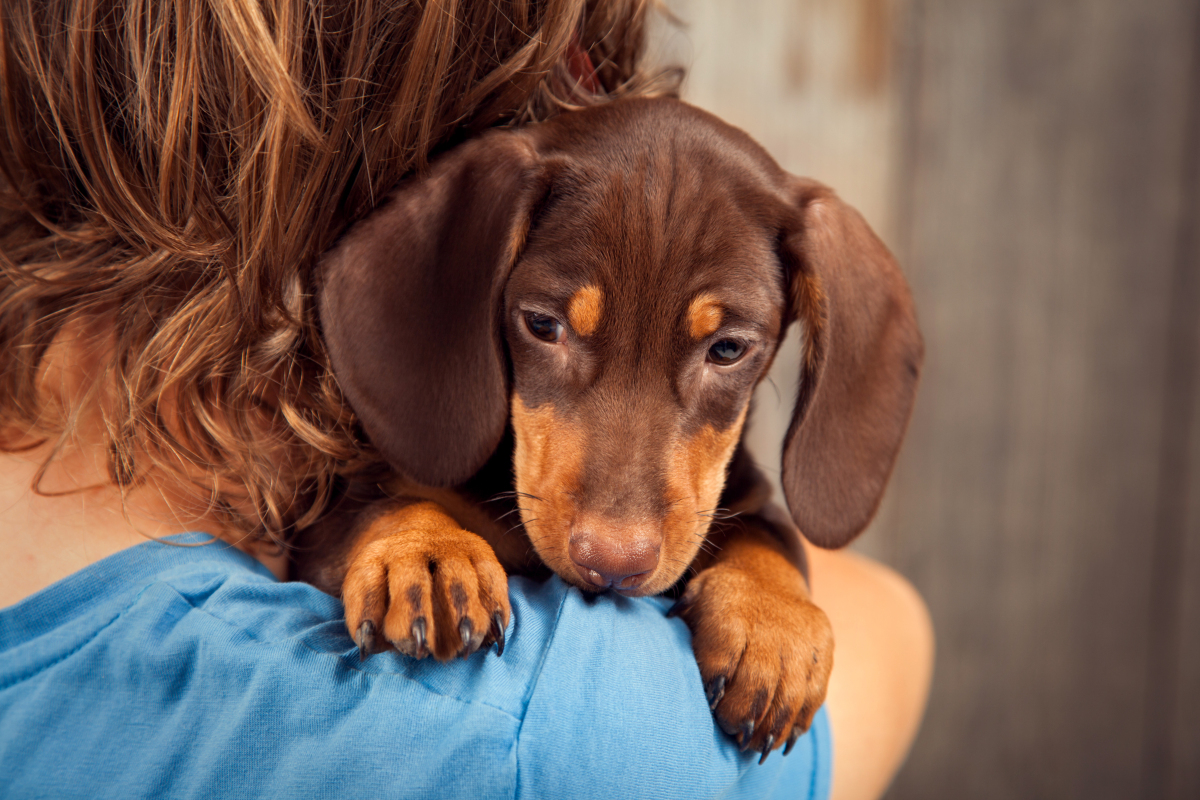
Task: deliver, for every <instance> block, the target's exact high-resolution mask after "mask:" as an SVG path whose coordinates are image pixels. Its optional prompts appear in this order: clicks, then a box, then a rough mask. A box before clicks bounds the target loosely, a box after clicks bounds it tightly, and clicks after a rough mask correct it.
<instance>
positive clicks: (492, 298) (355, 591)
mask: <svg viewBox="0 0 1200 800" xmlns="http://www.w3.org/2000/svg"><path fill="white" fill-rule="evenodd" d="M319 310H320V316H321V322H322V325H323V330H324V336H325V339H326V342H327V344H328V347H329V350H330V355H331V357H332V360H333V365H334V369H335V372H336V373H337V376H338V379H339V382H340V383H341V385H342V387H343V389H344V391H345V393H346V395H347V397H348V399H349V400H350V402H351V404H352V405H353V407H354V408H355V410H356V412H357V413H358V414H359V417H360V418H361V421H362V424H363V428H364V429H365V431H366V433H367V434H368V435H369V436H370V438H371V441H372V442H373V443H374V444H375V446H376V447H378V448H379V450H380V451H381V452H382V453H383V454H384V455H385V456H386V457H387V459H388V461H389V462H390V463H391V464H392V466H393V467H394V468H395V470H396V472H397V473H398V474H399V475H402V476H403V477H402V478H395V479H392V480H391V482H390V483H388V484H387V485H386V486H385V487H384V490H385V491H386V493H387V494H388V495H389V496H390V499H387V500H385V501H383V502H381V503H376V504H374V505H372V506H370V507H369V508H368V509H367V510H366V511H364V512H362V513H360V514H358V515H357V519H356V521H355V522H354V523H353V524H352V525H351V533H350V534H346V533H345V531H346V526H345V524H344V522H345V520H344V519H343V520H342V522H340V523H339V522H338V521H337V520H333V521H332V522H330V523H327V524H325V525H323V526H321V527H320V528H318V529H316V530H314V531H312V532H310V533H309V535H308V536H307V537H305V538H303V539H302V540H301V542H300V547H299V549H298V552H299V554H300V556H301V561H302V562H304V561H306V560H307V563H301V564H300V565H299V566H300V574H301V575H302V576H303V577H306V578H308V579H309V580H312V581H314V582H316V583H318V584H319V585H322V586H324V587H326V588H327V590H331V591H333V592H337V591H339V590H340V592H341V594H342V597H343V598H344V600H345V604H346V619H347V624H348V626H349V628H350V631H351V633H352V635H354V636H355V638H356V641H358V643H359V646H360V647H361V648H362V651H363V655H364V656H366V655H369V654H370V652H371V651H372V650H373V649H375V648H376V647H381V646H386V643H390V644H391V645H392V646H394V647H395V648H396V649H398V650H400V651H401V652H404V653H407V654H409V655H413V656H416V657H418V658H419V657H422V656H424V655H425V654H426V653H432V654H433V655H434V656H436V657H438V658H441V659H446V658H451V657H454V656H456V655H466V654H470V653H472V652H474V651H475V650H476V649H478V648H479V647H481V646H483V645H484V644H488V643H491V642H496V643H497V644H498V647H499V649H500V650H502V649H503V644H504V638H503V637H504V628H505V626H506V625H507V623H508V615H509V605H508V600H507V584H506V575H505V573H506V572H508V573H514V572H524V573H529V572H536V571H537V570H538V569H539V568H542V566H541V565H543V564H544V565H545V566H548V567H549V568H550V569H552V570H553V571H554V572H556V573H557V574H558V575H560V576H561V577H562V578H563V579H564V580H566V581H568V582H570V583H573V584H575V585H576V586H579V587H580V588H582V589H584V590H586V591H603V590H606V589H612V590H614V591H618V592H622V593H625V594H629V595H649V594H655V593H659V592H663V591H667V590H669V589H672V587H676V588H677V590H678V591H681V592H682V594H681V596H680V599H679V602H678V603H677V604H676V607H675V609H673V611H677V613H678V614H679V615H680V616H681V617H682V618H683V619H684V620H685V621H686V622H687V623H688V625H689V626H690V627H691V629H692V632H693V646H694V648H695V652H696V659H697V661H698V662H699V666H700V672H701V675H702V676H703V678H704V681H705V686H706V687H707V691H708V694H709V700H710V702H711V704H712V706H713V710H714V712H715V714H716V717H717V719H718V720H719V722H720V723H721V725H722V727H723V728H724V729H725V730H726V731H727V732H729V733H732V734H735V735H736V736H737V737H738V739H739V742H740V743H741V744H742V746H743V747H753V748H754V749H756V750H760V751H761V752H762V754H763V758H765V757H766V755H767V754H768V753H769V752H770V751H771V749H772V748H773V747H777V746H780V745H782V744H784V743H785V742H787V743H789V744H790V743H791V742H794V741H795V738H796V737H797V736H798V735H799V734H800V733H801V732H802V731H804V730H806V729H807V728H808V726H809V724H810V722H811V720H812V716H813V714H814V713H815V712H816V710H817V708H818V707H819V706H820V705H821V702H822V701H823V699H824V695H825V687H826V681H827V679H828V677H829V673H830V669H831V667H832V664H833V639H832V634H831V630H830V627H829V623H828V620H827V619H826V617H825V614H824V613H823V612H822V611H821V610H820V609H819V608H817V607H816V606H815V605H813V604H812V602H811V601H810V600H809V594H808V590H807V586H806V581H805V579H804V578H803V577H802V573H804V572H805V569H806V566H805V563H804V557H803V551H802V549H801V547H800V544H799V540H798V537H797V535H796V530H795V527H793V524H792V523H793V521H794V523H795V526H797V527H798V528H799V530H800V531H802V532H803V533H804V535H805V536H806V537H807V538H808V539H809V540H810V541H811V542H813V543H814V544H817V545H819V546H822V547H839V546H841V545H844V544H846V543H847V542H849V541H850V539H852V538H853V537H854V536H855V535H856V534H858V533H859V532H860V531H861V530H862V529H863V528H864V527H865V526H866V524H867V522H868V521H869V520H870V518H871V516H872V515H873V514H874V512H875V509H876V506H877V505H878V502H879V499H880V495H881V493H882V492H883V488H884V484H885V482H886V481H887V478H888V475H889V473H890V472H891V469H892V465H893V462H894V460H895V457H896V453H897V450H898V449H899V446H900V440H901V438H902V436H903V432H904V429H905V426H906V424H907V421H908V417H909V412H910V410H911V407H912V402H913V397H914V392H915V390H916V384H917V377H918V372H919V369H920V365H921V359H922V343H921V337H920V334H919V332H918V330H917V325H916V320H915V317H914V313H913V307H912V302H911V299H910V296H909V292H908V288H907V286H906V284H905V282H904V278H903V276H902V275H901V273H900V271H899V269H898V268H897V267H896V265H895V262H894V261H893V260H892V258H891V256H890V255H889V253H888V252H887V250H886V248H885V247H884V246H883V245H882V244H881V243H880V242H879V240H878V239H877V238H876V237H875V235H874V234H873V233H872V232H871V231H870V229H869V228H868V227H867V225H866V224H865V223H864V222H863V220H862V218H861V217H860V216H859V215H858V214H857V213H856V212H855V211H854V210H853V209H851V208H849V207H848V206H846V205H845V204H843V203H842V202H841V201H840V200H838V198H837V197H836V196H835V195H834V194H833V192H832V191H830V190H829V189H827V188H825V187H824V186H821V185H820V184H817V183H814V182H811V181H807V180H802V179H798V178H794V177H792V176H790V175H788V174H786V173H785V172H783V171H782V170H781V169H780V168H779V167H778V166H777V165H776V164H775V162H774V161H772V160H771V158H770V157H769V156H768V155H767V154H766V153H765V152H764V151H763V150H762V149H761V148H760V147H758V145H756V144H755V143H754V142H753V141H752V140H751V139H750V138H749V137H748V136H746V135H745V134H744V133H742V132H741V131H738V130H735V129H733V128H731V127H729V126H728V125H725V124H724V123H722V122H721V121H719V120H717V119H715V118H713V117H712V116H711V115H709V114H706V113H704V112H702V111H699V110H697V109H694V108H692V107H690V106H687V105H685V104H683V103H680V102H678V101H674V100H645V99H641V100H629V101H622V102H617V103H613V104H610V105H606V106H601V107H597V108H592V109H588V110H585V111H579V112H573V113H569V114H565V115H562V116H560V117H558V118H556V119H554V120H552V121H550V122H547V123H544V124H541V125H536V126H532V127H529V128H524V129H519V130H502V131H495V132H492V133H489V134H487V135H485V136H482V137H480V138H478V139H476V140H474V141H470V142H468V143H466V144H464V145H462V146H460V147H458V148H457V149H455V150H453V151H451V152H449V153H448V154H446V155H445V156H443V157H442V158H440V159H439V160H437V161H436V162H435V163H434V164H433V166H432V167H431V168H430V170H429V172H428V174H426V175H424V176H421V177H417V178H413V179H411V180H409V181H406V182H405V183H403V184H401V185H400V186H399V187H398V188H397V189H396V190H394V191H393V192H392V194H391V195H390V196H389V197H388V198H387V200H386V201H385V202H384V203H383V204H382V205H381V206H380V208H379V209H378V210H376V211H375V212H374V213H373V214H372V215H371V216H370V217H369V218H367V219H365V220H364V221H362V222H361V223H359V224H358V225H356V226H355V227H354V228H353V229H351V231H350V232H349V233H348V234H347V235H346V236H345V237H344V238H343V239H342V241H341V242H340V243H339V244H338V245H337V246H336V247H335V248H334V249H333V250H332V251H330V253H329V254H328V255H327V256H326V257H325V259H324V261H323V262H322V264H321V267H320V274H319ZM793 321H800V322H801V323H802V326H803V331H804V335H805V350H804V363H803V370H802V380H801V385H800V390H799V397H798V398H797V401H796V407H795V412H794V416H793V419H792V424H791V427H790V428H789V431H788V434H787V441H786V444H785V451H784V458H783V485H784V488H785V494H786V498H787V503H788V507H789V508H790V509H791V519H788V518H787V516H786V515H785V514H784V513H783V512H781V511H780V510H779V509H778V508H776V507H774V506H772V505H770V504H769V503H768V502H767V496H768V493H769V490H768V488H767V486H766V484H765V482H764V480H763V478H762V477H761V475H760V474H759V473H758V472H757V470H756V469H755V468H754V466H753V464H752V462H751V460H750V459H749V458H748V457H747V456H746V455H745V454H744V453H743V451H742V450H741V448H740V447H739V442H740V440H741V435H742V429H743V426H744V424H745V421H746V415H747V410H748V407H749V404H750V397H751V394H752V392H753V390H754V387H755V386H756V385H757V383H758V382H759V381H760V380H761V379H762V377H763V376H764V375H765V374H766V371H767V368H768V366H769V365H770V364H771V361H772V359H773V358H774V356H775V352H776V348H777V346H778V344H779V341H780V340H781V339H782V337H783V335H784V332H785V330H786V329H787V327H788V325H789V324H790V323H791V322H793ZM438 487H440V488H438ZM514 490H515V491H514ZM348 509H349V511H348V512H347V513H350V512H354V513H357V511H356V509H357V507H356V506H354V505H350V506H348ZM513 512H516V514H514V513H513ZM510 514H512V516H509V515H510ZM517 514H519V519H517V516H516V515H517ZM339 542H340V543H341V544H340V546H339ZM531 545H532V546H531ZM314 555H319V556H321V558H320V559H314V558H313V556H314ZM542 569H544V568H542ZM688 575H690V576H691V577H690V579H687V578H686V576H688ZM685 580H686V584H684V581H685ZM785 752H786V751H785Z"/></svg>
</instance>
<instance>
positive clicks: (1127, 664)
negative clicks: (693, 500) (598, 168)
mask: <svg viewBox="0 0 1200 800" xmlns="http://www.w3.org/2000/svg"><path fill="white" fill-rule="evenodd" d="M669 5H670V7H671V8H672V9H673V11H674V12H675V13H676V14H677V15H678V16H679V17H680V18H681V20H682V21H683V22H684V23H685V26H686V27H685V29H684V31H683V32H682V33H673V34H672V33H664V35H663V36H662V37H660V41H659V44H658V47H659V48H660V52H661V54H662V57H663V58H664V59H666V60H675V61H678V62H681V63H683V64H685V65H688V66H690V68H691V72H690V78H689V82H688V83H687V84H686V88H685V97H686V98H687V99H689V100H691V101H692V102H695V103H696V104H698V105H701V106H703V107H705V108H708V109H710V110H712V111H714V112H715V113H717V114H719V115H721V116H723V117H724V118H725V119H727V120H729V121H730V122H732V123H734V124H737V125H740V126H741V127H743V128H745V129H747V130H748V131H749V132H750V133H752V134H753V135H754V136H755V137H756V138H758V139H759V140H760V141H761V142H762V143H763V144H764V145H765V146H766V147H767V148H768V149H770V150H771V151H772V152H773V153H774V154H775V156H776V157H777V158H778V159H779V160H780V162H781V163H782V164H783V165H784V166H785V167H787V168H788V169H790V170H792V171H793V172H796V173H801V174H807V175H811V176H813V177H816V178H818V179H821V180H823V181H825V182H826V183H829V184H830V185H832V186H834V187H835V188H837V189H838V191H839V193H840V194H842V196H843V197H845V198H846V199H847V200H849V201H850V202H851V203H852V204H854V205H856V206H857V207H858V208H859V209H860V210H861V211H863V213H864V215H865V216H866V217H867V219H868V220H869V221H871V223H872V224H873V225H874V226H875V228H876V230H877V231H879V232H880V233H881V235H882V236H883V238H884V239H885V240H886V241H887V242H888V243H889V244H890V245H891V246H892V248H893V249H894V250H895V251H896V253H897V255H898V256H899V258H900V261H901V263H902V264H903V265H904V268H905V271H906V273H907V275H908V278H909V281H910V283H911V284H912V287H913V290H914V293H915V295H916V299H917V307H918V311H919V313H920V317H921V322H922V328H923V330H924V332H925V336H926V341H927V349H928V358H927V364H926V371H925V375H924V382H923V385H922V389H921V394H920V396H919V398H918V402H917V410H916V414H915V417H914V419H913V423H912V427H911V428H910V431H909V435H908V439H907V441H906V444H905V448H904V451H903V454H902V456H901V462H900V464H899V466H898V468H897V471H896V474H895V476H894V478H893V481H892V485H891V488H890V489H889V492H888V495H887V497H886V499H885V503H884V508H883V510H882V512H881V514H880V517H879V519H878V520H877V521H876V522H875V524H873V525H872V528H871V529H870V530H869V531H868V532H867V533H866V534H865V535H864V536H863V537H862V538H861V539H860V543H859V545H858V547H860V549H862V550H864V551H865V552H868V553H870V554H872V555H874V556H876V557H878V558H881V559H883V560H884V561H886V562H888V563H890V564H892V565H893V566H895V567H896V568H897V569H899V570H900V571H901V572H903V573H904V574H905V575H907V576H908V577H909V578H910V579H911V580H912V581H913V582H914V583H915V584H916V586H917V587H918V589H919V590H920V591H921V593H922V594H923V595H924V596H925V598H926V600H927V601H928V603H929V606H930V610H931V612H932V614H933V618H934V623H935V626H936V629H937V633H938V659H937V668H936V674H935V676H934V687H933V694H932V698H931V702H930V706H929V710H928V713H927V716H926V719H925V723H924V727H923V729H922V732H921V734H920V737H919V739H918V741H917V743H916V745H915V747H914V750H913V752H912V754H911V756H910V758H909V761H908V763H907V765H906V766H905V768H904V770H903V771H902V773H901V774H900V776H899V777H898V779H897V781H896V783H895V785H894V786H893V787H892V789H891V791H890V793H889V797H894V798H941V797H946V798H1075V797H1081V798H1082V797H1088V798H1122V799H1124V798H1138V797H1141V798H1197V797H1200V424H1198V423H1197V420H1198V418H1200V387H1198V386H1197V380H1198V379H1200V378H1198V373H1200V369H1198V361H1197V359H1198V353H1200V314H1198V313H1197V311H1198V309H1200V152H1198V150H1200V0H1138V1H1137V2H1133V1H1132V0H1057V2H1039V1H1038V0H974V1H973V2H970V3H962V2H950V1H949V0H941V1H940V2H939V1H935V0H743V2H739V3H731V2H721V1H720V0H673V1H672V2H670V3H669ZM793 347H798V345H796V344H795V343H794V342H793ZM797 363H798V358H797V357H796V355H795V352H793V354H792V355H791V356H790V357H787V356H783V357H781V358H780V363H779V366H778V368H777V370H776V371H775V373H774V374H773V384H770V385H766V386H765V387H764V389H763V390H762V391H761V392H760V397H759V411H758V415H757V419H756V427H755V431H754V436H755V444H756V448H757V452H758V453H759V455H760V460H762V461H763V462H764V465H766V466H770V467H777V463H778V461H777V459H778V443H779V441H780V439H781V437H782V431H783V428H784V427H785V426H786V416H787V414H788V413H789V412H790V403H791V400H792V397H793V396H794V388H795V381H796V368H795V367H796V364H797ZM815 579H816V580H820V576H816V578H815Z"/></svg>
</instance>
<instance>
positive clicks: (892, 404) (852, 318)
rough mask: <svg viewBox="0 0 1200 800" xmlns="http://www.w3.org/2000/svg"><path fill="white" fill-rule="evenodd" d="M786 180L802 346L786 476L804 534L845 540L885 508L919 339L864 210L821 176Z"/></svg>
mask: <svg viewBox="0 0 1200 800" xmlns="http://www.w3.org/2000/svg"><path fill="white" fill-rule="evenodd" d="M791 188H792V199H793V203H794V208H795V210H796V215H795V217H794V218H793V219H792V222H791V224H790V225H789V229H787V230H785V233H784V239H783V250H784V259H785V262H788V263H787V266H788V267H789V272H790V294H791V297H790V302H791V306H792V309H793V314H792V316H793V318H794V319H795V318H798V319H800V320H801V321H802V322H803V325H804V332H805V336H806V347H805V354H804V363H803V364H802V367H801V379H800V390H799V394H798V396H797V398H796V408H795V411H793V413H792V422H791V425H790V426H789V428H788V433H787V438H786V440H785V442H784V450H783V479H782V482H783V489H784V494H785V495H786V497H787V502H788V507H789V508H790V509H791V512H792V517H793V519H794V520H795V522H796V525H797V526H798V527H799V528H800V531H801V532H802V533H803V534H804V536H805V538H807V539H808V540H809V541H810V542H812V543H813V544H816V545H818V546H821V547H841V546H843V545H845V544H847V543H848V542H849V541H850V540H851V539H853V538H854V537H855V536H857V535H858V534H859V533H861V532H862V530H863V528H865V527H866V526H867V523H868V522H870V521H871V517H873V516H874V515H875V511H876V509H877V508H878V506H879V501H880V498H881V497H882V496H883V489H884V485H885V484H886V483H887V479H888V476H889V475H890V474H891V472H892V466H893V464H894V463H895V461H896V455H897V453H898V452H899V450H900V440H901V439H902V438H903V436H904V430H905V428H906V427H907V426H908V418H909V414H910V413H911V411H912V406H913V400H914V398H915V395H916V389H917V379H918V376H919V373H920V370H921V362H922V360H923V357H924V344H923V343H922V340H921V333H920V331H919V330H918V329H917V320H916V315H915V312H914V309H913V302H912V297H911V295H910V294H909V290H908V285H907V284H906V283H905V280H904V276H903V275H902V274H901V272H900V268H899V267H898V266H897V265H896V262H895V260H894V259H893V258H892V255H891V253H889V252H888V250H887V248H886V247H885V246H884V244H883V243H882V242H881V241H879V238H878V237H877V236H875V234H874V232H872V231H871V229H870V228H869V227H868V226H867V223H866V222H865V221H864V220H863V218H862V217H861V216H860V215H859V214H858V212H857V211H855V210H854V209H853V208H851V207H850V206H848V205H846V204H845V203H843V202H842V201H841V200H840V199H838V197H837V196H836V195H835V194H834V193H833V191H832V190H830V189H829V188H827V187H825V186H822V185H820V184H818V183H815V182H811V181H800V180H796V181H795V182H794V184H793V186H792V187H791Z"/></svg>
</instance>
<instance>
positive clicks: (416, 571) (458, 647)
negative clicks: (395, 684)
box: [342, 501, 510, 661]
mask: <svg viewBox="0 0 1200 800" xmlns="http://www.w3.org/2000/svg"><path fill="white" fill-rule="evenodd" d="M347 563H348V565H349V566H348V569H347V571H346V578H345V581H344V582H343V584H342V600H343V602H344V603H345V606H346V625H347V627H348V628H349V630H350V635H351V636H352V637H354V640H355V641H356V642H357V643H358V646H359V649H360V650H361V651H362V655H363V657H364V658H366V657H367V656H369V655H370V654H371V653H372V652H375V651H376V650H378V649H380V648H382V647H386V646H387V645H388V644H390V645H391V646H392V647H395V648H396V649H397V650H399V651H400V652H402V653H405V654H406V655H409V656H412V657H414V658H424V657H425V656H426V655H428V654H433V656H434V657H435V658H437V659H438V660H439V661H446V660H449V659H451V658H454V657H455V656H468V655H470V654H471V653H474V652H475V651H476V650H478V649H479V648H480V647H482V646H484V645H487V644H491V643H492V642H495V643H496V645H497V651H498V652H500V653H502V652H503V651H504V630H505V628H506V627H507V625H508V619H509V614H510V607H509V604H508V578H507V576H506V575H505V574H504V569H503V567H501V566H500V563H499V562H498V561H497V560H496V554H495V552H493V550H492V548H491V546H490V545H488V543H487V542H486V541H484V540H483V539H482V538H481V537H479V536H477V535H476V534H474V533H471V532H470V531H466V530H463V528H462V527H460V526H459V524H458V523H457V522H455V521H454V519H453V518H452V517H451V516H450V515H449V514H447V513H446V512H445V510H443V509H442V507H441V506H439V505H438V504H437V503H433V502H430V501H410V502H408V503H404V502H397V503H389V504H387V505H386V506H385V507H383V508H381V509H377V510H375V513H372V514H371V515H370V519H369V521H368V522H367V523H366V524H365V527H364V528H363V530H362V532H361V533H360V534H359V535H358V536H357V537H356V538H355V541H354V545H353V547H352V548H351V550H350V554H349V558H348V561H347Z"/></svg>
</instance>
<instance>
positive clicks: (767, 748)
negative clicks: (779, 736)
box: [758, 733, 775, 764]
mask: <svg viewBox="0 0 1200 800" xmlns="http://www.w3.org/2000/svg"><path fill="white" fill-rule="evenodd" d="M774 744H775V734H773V733H768V734H767V740H766V741H765V742H763V746H762V751H761V752H762V758H760V759H759V760H758V763H759V764H761V763H763V762H764V761H766V760H767V756H769V755H771V746H772V745H774Z"/></svg>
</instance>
